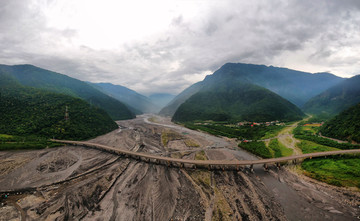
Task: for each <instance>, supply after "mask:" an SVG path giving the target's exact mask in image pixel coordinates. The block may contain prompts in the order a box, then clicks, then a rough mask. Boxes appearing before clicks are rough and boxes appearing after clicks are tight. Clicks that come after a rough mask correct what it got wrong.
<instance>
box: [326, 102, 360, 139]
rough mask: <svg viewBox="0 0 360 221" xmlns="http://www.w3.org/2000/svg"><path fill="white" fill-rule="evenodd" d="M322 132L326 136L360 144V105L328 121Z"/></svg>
mask: <svg viewBox="0 0 360 221" xmlns="http://www.w3.org/2000/svg"><path fill="white" fill-rule="evenodd" d="M320 132H321V133H322V135H324V136H328V137H332V138H336V139H340V140H348V141H350V142H351V141H355V142H357V143H360V103H359V104H356V105H355V106H352V107H350V108H348V109H346V110H345V111H343V112H341V113H340V114H338V115H337V116H335V117H334V118H332V119H330V120H329V121H327V122H326V123H325V124H324V125H323V126H322V127H321V129H320Z"/></svg>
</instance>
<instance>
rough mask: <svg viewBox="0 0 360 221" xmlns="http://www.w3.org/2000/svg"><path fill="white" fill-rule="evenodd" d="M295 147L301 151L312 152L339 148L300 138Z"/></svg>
mask: <svg viewBox="0 0 360 221" xmlns="http://www.w3.org/2000/svg"><path fill="white" fill-rule="evenodd" d="M297 147H298V148H300V149H301V151H302V152H303V153H314V152H324V151H333V150H339V149H337V148H333V147H329V146H325V145H321V144H317V143H314V142H311V141H307V140H301V142H300V143H298V144H297Z"/></svg>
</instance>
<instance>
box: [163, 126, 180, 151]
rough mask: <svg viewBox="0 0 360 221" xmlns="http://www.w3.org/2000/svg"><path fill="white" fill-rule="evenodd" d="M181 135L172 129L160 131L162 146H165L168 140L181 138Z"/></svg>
mask: <svg viewBox="0 0 360 221" xmlns="http://www.w3.org/2000/svg"><path fill="white" fill-rule="evenodd" d="M181 138H182V136H181V135H180V134H178V133H176V132H174V131H171V130H164V131H163V132H162V133H161V141H162V143H163V145H164V147H166V146H167V145H168V143H169V141H172V140H178V139H181Z"/></svg>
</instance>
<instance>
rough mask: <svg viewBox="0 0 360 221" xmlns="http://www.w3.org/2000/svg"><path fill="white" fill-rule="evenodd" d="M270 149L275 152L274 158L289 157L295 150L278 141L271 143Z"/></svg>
mask: <svg viewBox="0 0 360 221" xmlns="http://www.w3.org/2000/svg"><path fill="white" fill-rule="evenodd" d="M269 148H270V149H271V150H273V153H274V154H273V157H288V156H291V155H292V154H293V152H294V151H293V150H292V149H290V148H287V147H285V146H284V145H282V144H281V143H280V142H279V141H278V139H273V140H271V141H270V143H269Z"/></svg>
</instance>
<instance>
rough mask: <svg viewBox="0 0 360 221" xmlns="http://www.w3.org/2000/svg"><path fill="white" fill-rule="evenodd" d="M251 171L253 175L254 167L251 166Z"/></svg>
mask: <svg viewBox="0 0 360 221" xmlns="http://www.w3.org/2000/svg"><path fill="white" fill-rule="evenodd" d="M250 171H251V172H252V173H253V172H254V165H253V164H250Z"/></svg>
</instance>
